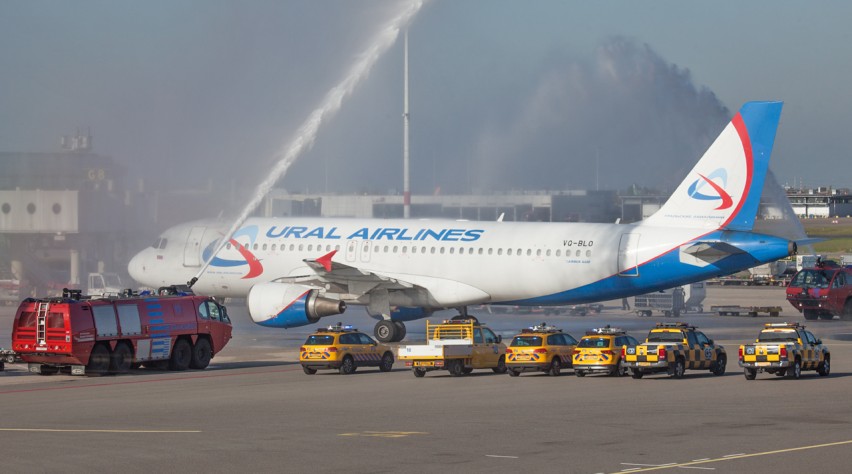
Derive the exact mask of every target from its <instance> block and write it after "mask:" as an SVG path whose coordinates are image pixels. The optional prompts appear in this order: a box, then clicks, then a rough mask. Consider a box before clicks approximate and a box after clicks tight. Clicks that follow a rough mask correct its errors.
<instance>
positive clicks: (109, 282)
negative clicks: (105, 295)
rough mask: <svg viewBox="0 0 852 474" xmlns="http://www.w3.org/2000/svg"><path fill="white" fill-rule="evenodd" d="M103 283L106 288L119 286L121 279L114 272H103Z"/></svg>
mask: <svg viewBox="0 0 852 474" xmlns="http://www.w3.org/2000/svg"><path fill="white" fill-rule="evenodd" d="M104 284H105V285H106V286H107V287H108V288H121V279H120V278H118V275H117V274H115V273H104Z"/></svg>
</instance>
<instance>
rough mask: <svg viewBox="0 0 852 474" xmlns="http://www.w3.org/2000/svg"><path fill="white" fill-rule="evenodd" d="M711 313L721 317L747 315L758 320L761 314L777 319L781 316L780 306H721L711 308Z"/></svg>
mask: <svg viewBox="0 0 852 474" xmlns="http://www.w3.org/2000/svg"><path fill="white" fill-rule="evenodd" d="M710 311H712V312H714V313H716V314H718V315H719V316H740V315H741V314H742V315H747V316H751V317H752V318H756V317H757V316H758V315H759V314H761V313H767V314H768V315H769V316H770V317H773V318H777V317H778V315H780V314H781V307H780V306H739V305H721V306H711V307H710Z"/></svg>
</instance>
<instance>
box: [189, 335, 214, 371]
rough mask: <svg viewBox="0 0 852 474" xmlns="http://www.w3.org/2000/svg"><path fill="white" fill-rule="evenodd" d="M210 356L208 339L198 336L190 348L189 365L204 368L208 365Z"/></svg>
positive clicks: (210, 349) (211, 351) (211, 356)
mask: <svg viewBox="0 0 852 474" xmlns="http://www.w3.org/2000/svg"><path fill="white" fill-rule="evenodd" d="M212 358H213V348H212V347H210V341H208V340H207V339H206V338H203V337H202V338H199V339H198V340H197V341H195V346H194V347H193V348H192V360H190V362H189V366H190V367H191V368H193V369H196V370H204V369H206V368H207V366H208V365H210V359H212Z"/></svg>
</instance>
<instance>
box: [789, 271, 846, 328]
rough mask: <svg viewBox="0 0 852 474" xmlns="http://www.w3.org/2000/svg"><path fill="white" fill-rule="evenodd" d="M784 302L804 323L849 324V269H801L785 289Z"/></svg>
mask: <svg viewBox="0 0 852 474" xmlns="http://www.w3.org/2000/svg"><path fill="white" fill-rule="evenodd" d="M787 301H789V302H790V304H791V305H793V307H794V308H796V309H797V310H799V311H800V312H801V313H802V316H804V317H805V319H807V320H811V321H812V320H814V319H817V318H819V319H826V320H829V319H834V317H835V316H840V319H843V320H846V321H849V320H852V268H849V267H840V266H837V265H835V264H832V263H829V262H826V263H822V262H818V263H817V266H815V267H812V268H803V269H802V270H800V271H799V272H798V273H796V275H795V276H794V277H793V280H792V281H791V282H790V285H789V286H787Z"/></svg>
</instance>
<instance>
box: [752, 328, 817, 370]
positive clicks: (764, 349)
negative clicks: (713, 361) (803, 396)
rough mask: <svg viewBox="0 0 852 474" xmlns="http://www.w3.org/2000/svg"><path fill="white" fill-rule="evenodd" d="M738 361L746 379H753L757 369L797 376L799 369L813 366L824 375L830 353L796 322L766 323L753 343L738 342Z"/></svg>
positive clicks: (807, 368) (810, 368)
mask: <svg viewBox="0 0 852 474" xmlns="http://www.w3.org/2000/svg"><path fill="white" fill-rule="evenodd" d="M739 364H740V367H742V368H743V370H744V373H745V378H746V380H754V379H755V377H756V376H757V373H758V372H766V373H770V374H775V375H777V376H779V377H783V376H785V375H787V376H788V377H790V378H792V379H797V378H799V377H800V376H801V374H802V371H803V370H816V371H817V373H819V375H821V376H826V375H828V374H829V372H830V371H831V353H830V352H829V350H828V348H827V347H825V346H824V345H822V340H820V339H817V338H816V337H815V336H814V335H813V334H812V333H811V332H810V331H806V330H805V327H804V326H803V325H801V324H799V323H777V324H772V323H767V324H766V325H765V326H764V327H763V330H761V331H760V334H759V335H758V336H757V340H756V341H755V343H754V344H743V345H741V346H740V350H739Z"/></svg>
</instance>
